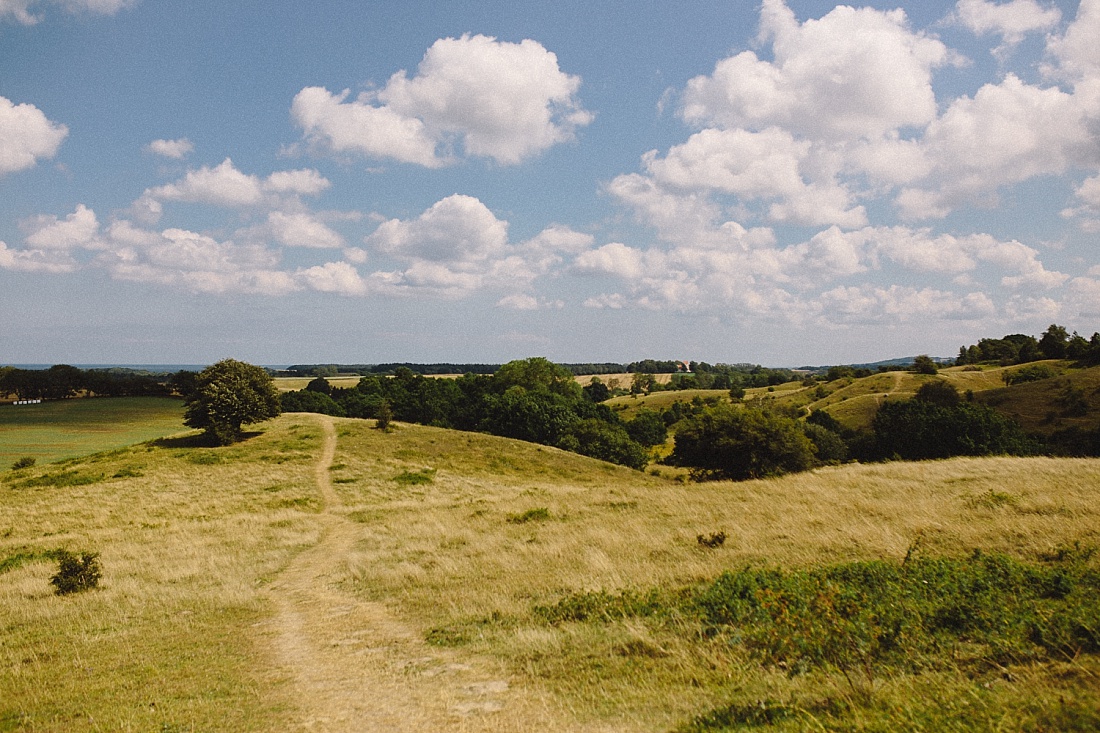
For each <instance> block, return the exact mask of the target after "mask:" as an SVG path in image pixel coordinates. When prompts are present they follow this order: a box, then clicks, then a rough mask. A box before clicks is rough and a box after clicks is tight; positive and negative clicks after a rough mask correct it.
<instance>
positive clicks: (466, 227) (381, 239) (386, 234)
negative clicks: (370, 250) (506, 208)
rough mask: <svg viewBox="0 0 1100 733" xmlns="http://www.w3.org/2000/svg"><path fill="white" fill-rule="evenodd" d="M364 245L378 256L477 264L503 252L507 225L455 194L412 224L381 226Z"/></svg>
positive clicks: (394, 222) (397, 221)
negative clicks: (377, 253) (389, 255)
mask: <svg viewBox="0 0 1100 733" xmlns="http://www.w3.org/2000/svg"><path fill="white" fill-rule="evenodd" d="M366 242H367V244H368V245H370V246H372V247H374V248H375V249H377V250H379V251H380V252H384V253H386V254H391V255H397V256H399V257H406V258H410V259H421V260H431V261H437V262H451V263H457V264H461V263H469V262H477V261H484V260H485V259H487V258H488V257H490V256H492V255H494V254H498V253H500V252H501V251H502V250H503V248H504V246H505V245H506V244H507V242H508V224H507V223H506V222H503V221H501V220H499V219H497V218H496V216H494V215H493V212H491V211H489V209H488V207H486V206H485V204H483V203H481V201H479V200H478V199H476V198H474V197H473V196H464V195H460V194H455V195H454V196H448V197H447V198H445V199H443V200H441V201H439V202H437V203H435V204H433V205H432V206H431V207H430V208H429V209H428V210H427V211H425V212H424V213H423V214H421V215H420V216H419V217H418V218H416V219H413V220H411V221H402V220H400V219H390V220H388V221H384V222H382V224H380V225H379V226H378V228H377V229H376V230H375V231H374V233H373V234H371V235H370V236H369V237H367V239H366Z"/></svg>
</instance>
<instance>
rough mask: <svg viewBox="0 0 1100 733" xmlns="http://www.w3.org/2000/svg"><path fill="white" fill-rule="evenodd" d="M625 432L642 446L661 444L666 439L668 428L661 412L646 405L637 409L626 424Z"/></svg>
mask: <svg viewBox="0 0 1100 733" xmlns="http://www.w3.org/2000/svg"><path fill="white" fill-rule="evenodd" d="M626 432H627V434H628V435H629V436H630V437H631V439H632V440H635V441H637V442H638V443H641V444H642V445H644V446H652V445H661V444H662V443H664V442H665V441H666V440H668V428H667V427H666V426H665V421H664V420H663V419H662V418H661V414H660V413H658V412H655V411H654V410H650V409H648V408H646V407H643V408H642V409H640V410H638V414H636V415H635V416H634V419H633V420H631V421H630V422H628V423H627V424H626Z"/></svg>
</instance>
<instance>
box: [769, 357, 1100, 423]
mask: <svg viewBox="0 0 1100 733" xmlns="http://www.w3.org/2000/svg"><path fill="white" fill-rule="evenodd" d="M1027 366H1029V367H1035V366H1040V367H1043V368H1046V369H1049V370H1050V372H1052V373H1053V374H1055V375H1057V376H1056V378H1054V379H1048V380H1042V381H1040V382H1029V383H1026V384H1022V385H1015V386H1013V387H1010V388H1007V389H1006V388H1005V381H1004V377H1005V375H1006V373H1007V374H1012V373H1013V372H1016V371H1018V370H1019V369H1021V367H1019V366H1011V367H988V366H986V367H981V368H978V367H948V368H946V369H940V370H939V373H938V374H935V375H925V374H915V373H912V372H884V373H881V374H872V375H871V376H869V377H861V378H858V379H853V378H845V379H838V380H835V381H833V382H826V383H824V384H821V385H817V386H815V387H798V388H797V389H784V390H782V391H780V390H779V389H777V390H776V392H775V393H769V394H755V395H753V397H755V398H757V399H763V400H765V401H774V402H775V404H781V405H790V406H795V407H803V408H807V409H810V410H824V411H826V412H828V413H829V414H830V415H832V416H833V417H835V418H836V419H837V420H839V421H840V423H841V424H842V425H844V426H845V427H848V428H852V429H855V430H863V429H866V428H869V427H870V426H871V421H872V420H873V419H874V417H875V412H876V411H877V410H878V408H879V406H880V405H881V404H882V403H883V401H885V400H887V399H891V398H894V399H909V398H911V397H912V396H913V395H914V394H916V392H917V390H918V389H920V386H921V385H922V384H924V383H926V382H928V381H930V380H934V379H941V380H944V381H946V382H949V383H950V384H953V385H954V386H955V387H956V388H957V389H958V390H959V392H960V393H961V394H965V393H967V392H972V393H974V395H975V397H976V398H977V399H978V400H979V401H983V402H985V403H987V404H989V405H990V406H993V407H996V408H997V409H998V410H999V411H1001V412H1004V413H1005V414H1007V415H1009V416H1010V417H1013V418H1017V419H1018V420H1019V422H1020V423H1021V425H1022V426H1023V427H1024V429H1025V430H1027V431H1029V432H1036V431H1037V430H1036V429H1037V428H1038V426H1039V424H1040V423H1041V422H1043V421H1046V424H1047V425H1048V430H1049V426H1050V425H1052V424H1055V422H1056V421H1054V420H1052V419H1050V417H1049V414H1050V412H1051V410H1052V409H1054V410H1055V411H1057V408H1056V407H1053V405H1055V403H1056V401H1057V400H1058V399H1059V398H1060V397H1061V395H1062V393H1063V392H1064V391H1065V388H1066V386H1067V385H1068V384H1074V385H1079V387H1080V389H1082V390H1084V391H1085V392H1086V393H1087V394H1088V395H1091V397H1089V398H1088V399H1092V400H1094V401H1095V403H1096V404H1095V407H1094V408H1093V409H1094V410H1095V413H1097V414H1100V393H1097V392H1096V390H1097V388H1100V369H1098V368H1094V369H1089V370H1080V369H1073V368H1071V367H1070V365H1069V363H1068V362H1063V361H1056V360H1048V361H1040V362H1033V363H1032V364H1029V365H1027ZM1090 375H1091V376H1090ZM784 386H785V387H786V386H788V385H784ZM1059 390H1061V392H1059ZM1087 422H1088V421H1087V420H1078V421H1077V422H1075V423H1073V424H1079V423H1081V424H1083V423H1087ZM1092 423H1093V425H1095V417H1093V418H1092ZM1063 426H1064V425H1063Z"/></svg>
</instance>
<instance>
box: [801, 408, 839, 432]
mask: <svg viewBox="0 0 1100 733" xmlns="http://www.w3.org/2000/svg"><path fill="white" fill-rule="evenodd" d="M806 422H808V423H810V424H811V425H820V426H821V427H823V428H825V429H826V430H831V431H833V432H834V433H838V434H839V433H840V432H841V431H842V430H843V429H844V428H843V426H841V424H840V421H839V420H837V419H836V418H835V417H833V416H832V415H830V414H829V413H827V412H825V411H824V410H814V411H813V412H811V413H810V415H809V416H808V417H807V418H806Z"/></svg>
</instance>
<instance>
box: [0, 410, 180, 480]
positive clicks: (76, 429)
mask: <svg viewBox="0 0 1100 733" xmlns="http://www.w3.org/2000/svg"><path fill="white" fill-rule="evenodd" d="M186 429H187V428H185V427H184V425H183V402H182V401H181V400H177V399H170V398H161V397H111V398H103V399H77V400H59V401H56V402H43V403H42V404H38V405H0V470H3V469H7V468H8V467H10V466H11V465H12V463H14V462H15V461H16V460H17V459H19V458H22V457H24V456H30V457H32V458H34V459H35V460H36V461H38V462H39V463H51V462H53V461H60V460H63V459H66V458H73V457H76V456H83V455H88V454H89V453H96V452H99V451H104V450H111V449H113V448H121V447H123V446H127V445H132V444H134V443H140V442H142V441H146V440H152V439H154V438H161V437H164V436H166V435H171V434H172V433H178V432H181V431H183V430H186Z"/></svg>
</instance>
